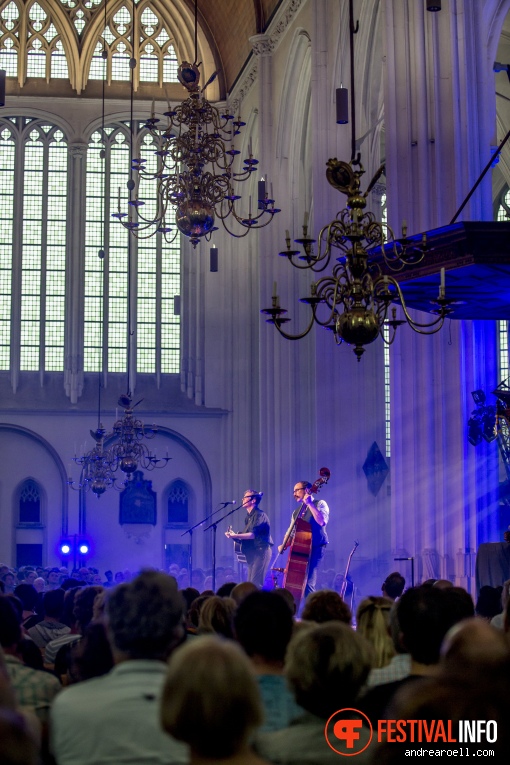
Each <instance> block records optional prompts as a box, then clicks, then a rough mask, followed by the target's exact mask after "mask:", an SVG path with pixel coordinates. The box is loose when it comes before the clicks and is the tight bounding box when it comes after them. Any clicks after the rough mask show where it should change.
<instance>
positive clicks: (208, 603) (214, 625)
mask: <svg viewBox="0 0 510 765" xmlns="http://www.w3.org/2000/svg"><path fill="white" fill-rule="evenodd" d="M235 610H236V602H235V600H232V598H221V597H218V595H211V597H209V598H207V599H206V600H205V601H204V603H203V605H202V608H201V609H200V614H199V616H198V630H197V632H198V634H199V635H208V634H209V635H210V634H211V633H213V632H214V633H216V634H218V635H223V637H226V638H233V637H234V627H233V619H234V612H235Z"/></svg>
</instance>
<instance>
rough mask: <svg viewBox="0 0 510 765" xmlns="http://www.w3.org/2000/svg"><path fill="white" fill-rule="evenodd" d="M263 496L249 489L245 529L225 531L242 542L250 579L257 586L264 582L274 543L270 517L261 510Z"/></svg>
mask: <svg viewBox="0 0 510 765" xmlns="http://www.w3.org/2000/svg"><path fill="white" fill-rule="evenodd" d="M262 496H263V495H262V492H256V491H253V490H252V489H247V491H245V492H244V496H243V507H244V508H246V518H245V520H244V531H242V532H239V533H238V534H236V533H234V532H233V531H231V530H230V529H229V530H228V531H226V532H225V536H226V537H228V539H234V540H235V541H238V542H241V551H242V553H243V555H244V556H245V557H246V563H247V564H248V581H249V582H253V584H256V585H257V587H262V585H263V584H264V580H265V578H266V573H267V569H268V568H269V563H270V562H271V547H272V545H273V540H272V539H271V529H270V525H269V518H268V517H267V515H266V514H265V513H263V512H262V510H259V504H260V500H261V499H262Z"/></svg>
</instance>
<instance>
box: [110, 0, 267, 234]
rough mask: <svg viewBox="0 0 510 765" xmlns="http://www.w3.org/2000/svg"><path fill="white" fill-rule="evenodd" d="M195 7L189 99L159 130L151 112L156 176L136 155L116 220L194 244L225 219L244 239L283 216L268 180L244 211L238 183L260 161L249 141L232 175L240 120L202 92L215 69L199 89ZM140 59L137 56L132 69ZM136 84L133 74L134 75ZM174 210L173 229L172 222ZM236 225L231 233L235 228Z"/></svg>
mask: <svg viewBox="0 0 510 765" xmlns="http://www.w3.org/2000/svg"><path fill="white" fill-rule="evenodd" d="M197 29H198V20H197V2H196V0H195V60H194V63H193V64H190V63H188V62H187V61H184V62H183V63H181V65H180V66H179V68H178V72H177V77H178V80H179V82H180V83H181V85H183V87H184V88H186V90H187V91H188V93H189V95H188V97H187V98H186V99H185V100H184V101H183V102H182V103H181V104H179V105H177V106H175V108H172V107H171V106H170V105H169V107H168V111H166V112H164V115H165V117H167V119H168V121H167V124H166V126H164V127H162V126H161V125H160V122H161V121H160V119H159V118H158V117H156V116H155V113H154V102H153V106H152V113H151V116H150V117H149V119H148V120H147V121H146V122H145V125H144V127H145V128H146V129H147V130H148V131H149V133H150V135H151V136H152V137H153V139H154V143H155V144H156V146H157V147H158V148H157V149H156V151H155V152H154V153H155V155H156V157H157V168H156V169H155V170H154V171H152V169H151V170H149V169H148V167H147V160H146V159H144V158H143V157H133V158H132V161H131V173H132V175H131V177H130V179H129V181H128V183H127V187H128V191H129V201H128V209H129V212H127V213H126V212H124V211H122V210H121V196H120V190H119V195H118V205H117V212H115V213H113V217H115V218H117V219H118V220H120V222H121V223H122V225H123V226H124V227H125V228H127V229H128V230H130V231H131V232H132V233H133V234H135V236H137V237H139V238H142V239H143V238H149V237H151V236H154V235H155V234H157V233H160V234H162V235H164V237H165V240H166V241H167V242H171V241H173V240H174V239H175V237H176V236H177V234H178V233H179V232H180V233H181V234H184V236H186V237H188V239H189V240H190V242H191V244H192V245H193V247H196V245H197V244H198V242H199V241H200V239H201V238H202V237H206V239H207V240H209V239H210V235H211V233H212V232H213V231H215V230H217V228H218V226H217V225H215V224H216V223H219V222H221V224H222V225H223V227H224V228H225V230H226V231H227V232H228V233H229V234H230V235H231V236H234V237H237V238H240V237H243V236H246V234H247V233H248V231H250V230H251V229H254V228H263V227H264V226H267V225H268V224H269V223H270V222H271V221H272V219H273V217H274V216H275V215H276V214H277V213H278V212H280V210H279V209H278V208H276V207H275V201H274V199H273V198H272V196H273V195H272V186H271V184H270V183H269V182H268V178H267V176H265V178H261V179H260V180H259V181H258V182H257V184H256V192H255V184H251V186H252V187H253V193H256V195H257V199H256V200H253V201H252V197H251V196H249V199H248V205H247V207H246V204H245V211H244V212H241V211H240V209H239V205H240V204H241V202H240V200H241V196H240V195H239V194H237V190H238V185H239V184H240V183H244V182H246V181H250V180H251V178H252V175H253V173H255V172H256V171H257V169H258V167H257V166H258V164H259V161H258V160H257V159H255V158H254V156H253V152H252V142H251V138H250V140H249V142H248V152H247V156H246V157H245V158H244V160H243V166H242V169H241V170H240V171H239V172H235V171H234V163H235V162H236V157H237V156H238V155H239V154H240V151H239V150H238V149H236V148H235V146H234V139H235V137H236V136H238V135H239V134H240V132H241V129H242V128H243V127H245V124H246V123H245V122H243V121H242V120H241V117H240V115H238V116H237V119H236V117H235V115H234V114H231V113H229V111H228V110H227V111H225V112H223V113H220V111H219V109H217V108H216V107H215V106H213V105H212V104H210V103H209V101H208V100H207V99H206V97H205V95H204V92H205V90H206V89H207V87H208V86H209V85H210V84H211V83H212V82H213V81H214V79H215V78H216V75H217V73H216V72H214V73H213V74H212V75H211V77H210V78H209V80H208V81H207V82H206V83H205V85H204V86H203V87H202V88H201V87H200V71H199V66H200V65H201V64H200V63H197V60H198V50H197ZM135 66H136V61H134V60H133V59H132V66H131V68H132V70H133V68H134V67H135ZM131 81H132V82H133V77H131ZM144 182H149V183H151V184H156V190H157V191H156V204H155V208H154V207H153V206H152V205H151V214H150V215H149V214H144V205H145V202H144V200H143V198H142V195H141V186H142V184H143V183H144ZM174 213H175V226H176V228H174V224H173V219H174ZM232 225H233V226H234V227H236V228H237V231H234V230H233V229H232V228H231V226H232Z"/></svg>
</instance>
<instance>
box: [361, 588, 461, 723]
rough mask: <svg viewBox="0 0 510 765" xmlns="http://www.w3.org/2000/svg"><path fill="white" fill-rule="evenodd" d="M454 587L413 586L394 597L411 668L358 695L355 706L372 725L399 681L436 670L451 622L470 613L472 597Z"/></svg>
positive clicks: (411, 680)
mask: <svg viewBox="0 0 510 765" xmlns="http://www.w3.org/2000/svg"><path fill="white" fill-rule="evenodd" d="M458 589H459V590H460V589H461V588H458ZM456 590H457V588H450V589H446V590H441V589H436V588H435V587H413V588H411V589H409V590H406V592H404V594H403V595H402V597H401V598H400V600H399V601H398V603H397V618H398V622H399V624H400V631H401V640H402V645H403V647H404V648H405V649H407V650H408V651H409V653H410V655H411V670H410V673H409V675H408V676H407V677H405V678H403V679H402V680H398V681H395V682H390V683H384V684H382V685H378V686H375V687H373V688H370V689H369V690H368V691H367V692H366V693H365V694H364V695H363V697H362V698H361V699H360V701H359V707H358V708H359V709H360V710H361V711H363V712H365V714H367V715H368V717H369V718H370V720H371V721H372V725H377V721H378V720H380V719H383V718H384V719H385V710H386V708H387V706H388V704H389V702H390V701H391V699H392V697H393V695H394V694H395V693H396V692H397V690H398V689H399V688H400V687H401V686H402V685H404V684H407V683H413V684H415V683H418V682H420V680H421V679H422V678H423V677H424V676H430V675H433V674H435V673H436V671H437V668H436V665H437V663H438V662H439V656H440V649H441V643H442V642H443V639H444V637H445V635H446V633H447V632H448V630H449V629H450V627H452V626H453V625H454V624H456V623H457V622H460V621H461V620H462V619H465V618H469V617H470V616H471V615H472V601H471V600H470V598H467V599H465V598H464V594H466V595H467V593H465V591H462V592H458V591H456Z"/></svg>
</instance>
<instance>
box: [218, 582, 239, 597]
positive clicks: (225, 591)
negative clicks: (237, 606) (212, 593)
mask: <svg viewBox="0 0 510 765" xmlns="http://www.w3.org/2000/svg"><path fill="white" fill-rule="evenodd" d="M235 586H236V583H235V582H225V584H222V585H221V587H218V589H217V590H216V595H219V596H220V598H229V597H230V593H231V592H232V590H233V589H234V587H235Z"/></svg>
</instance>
